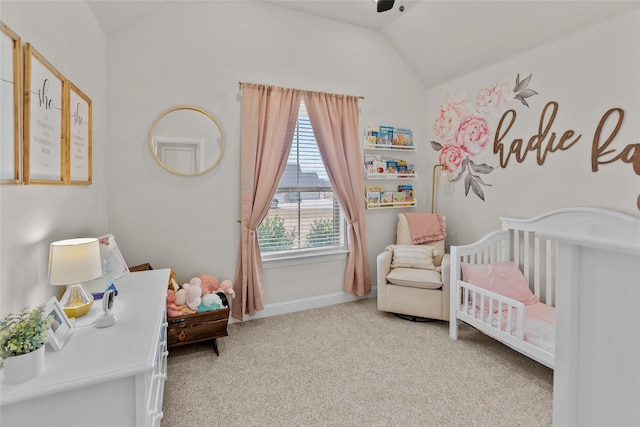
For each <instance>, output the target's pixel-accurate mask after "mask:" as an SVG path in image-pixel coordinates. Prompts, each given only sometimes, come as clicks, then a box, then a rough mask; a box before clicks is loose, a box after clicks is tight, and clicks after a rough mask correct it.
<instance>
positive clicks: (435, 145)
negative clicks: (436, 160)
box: [431, 141, 442, 151]
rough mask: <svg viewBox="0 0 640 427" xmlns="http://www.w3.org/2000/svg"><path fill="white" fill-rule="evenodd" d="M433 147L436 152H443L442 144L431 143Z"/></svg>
mask: <svg viewBox="0 0 640 427" xmlns="http://www.w3.org/2000/svg"><path fill="white" fill-rule="evenodd" d="M431 146H432V147H433V149H434V150H436V151H440V150H442V144H440V143H439V142H436V141H431Z"/></svg>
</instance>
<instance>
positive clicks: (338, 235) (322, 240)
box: [258, 102, 346, 260]
mask: <svg viewBox="0 0 640 427" xmlns="http://www.w3.org/2000/svg"><path fill="white" fill-rule="evenodd" d="M345 225H346V224H345V220H344V217H343V215H342V212H341V210H340V204H339V202H338V199H337V198H336V197H335V195H334V193H333V188H331V183H330V182H329V177H328V176H327V172H326V169H325V167H324V164H323V162H322V158H321V157H320V152H319V150H318V144H317V143H316V139H315V136H314V134H313V128H312V127H311V122H310V120H309V116H308V115H307V111H306V108H305V106H304V102H302V103H301V104H300V111H299V113H298V121H297V122H296V129H295V132H294V134H293V143H292V145H291V151H290V152H289V157H288V159H287V165H286V167H285V171H284V173H283V175H282V178H281V179H280V184H279V185H278V190H277V192H276V194H275V197H274V199H273V200H272V202H271V207H270V208H269V212H268V213H267V216H266V217H265V218H264V220H263V221H262V223H261V224H260V226H259V227H258V242H259V244H260V252H261V254H262V256H263V259H265V260H268V259H279V258H292V257H297V256H308V255H318V254H321V253H335V252H343V251H345V250H346V239H345V230H346V227H345Z"/></svg>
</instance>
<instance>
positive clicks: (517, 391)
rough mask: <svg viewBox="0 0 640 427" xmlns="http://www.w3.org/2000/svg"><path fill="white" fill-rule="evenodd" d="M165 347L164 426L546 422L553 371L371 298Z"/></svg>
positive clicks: (469, 332)
mask: <svg viewBox="0 0 640 427" xmlns="http://www.w3.org/2000/svg"><path fill="white" fill-rule="evenodd" d="M228 331H229V336H228V337H225V338H221V339H219V340H218V346H219V349H220V357H216V356H215V354H214V353H213V350H212V346H211V344H210V343H204V344H193V345H190V346H184V347H178V348H174V349H171V350H170V353H169V359H168V378H167V381H166V384H165V393H164V405H163V410H164V418H163V420H162V426H163V427H172V426H176V427H177V426H189V427H194V426H214V425H216V426H549V425H551V414H552V384H553V371H552V370H550V369H548V368H546V367H544V366H542V365H540V364H538V363H537V362H534V361H532V360H530V359H528V358H526V357H524V356H522V355H520V354H519V353H517V352H515V351H513V350H511V349H510V348H508V347H506V346H504V345H502V344H500V343H498V342H496V341H494V340H492V339H490V338H488V337H486V336H485V335H483V334H482V333H480V332H477V331H475V330H474V329H472V328H470V327H468V326H463V327H462V329H461V332H460V339H459V340H457V341H455V340H452V339H450V338H449V335H448V323H445V322H432V323H415V322H411V321H406V320H402V319H399V318H397V317H396V316H394V315H393V314H389V313H382V312H379V311H378V310H377V309H376V301H375V299H373V298H372V299H365V300H360V301H356V302H349V303H345V304H339V305H334V306H329V307H323V308H318V309H313V310H307V311H303V312H298V313H291V314H286V315H282V316H274V317H269V318H264V319H257V320H251V321H247V322H244V323H236V324H233V325H230V326H229V328H228Z"/></svg>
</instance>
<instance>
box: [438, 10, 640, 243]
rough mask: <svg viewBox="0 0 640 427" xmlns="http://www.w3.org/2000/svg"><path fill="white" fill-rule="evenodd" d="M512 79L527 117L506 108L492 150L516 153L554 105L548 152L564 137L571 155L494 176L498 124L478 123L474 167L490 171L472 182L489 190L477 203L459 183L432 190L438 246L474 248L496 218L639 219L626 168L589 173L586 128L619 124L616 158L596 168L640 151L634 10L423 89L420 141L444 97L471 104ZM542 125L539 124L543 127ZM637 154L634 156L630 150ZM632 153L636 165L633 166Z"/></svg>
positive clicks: (639, 43)
mask: <svg viewBox="0 0 640 427" xmlns="http://www.w3.org/2000/svg"><path fill="white" fill-rule="evenodd" d="M470 37H471V35H470ZM461 54H464V53H463V52H462V53H461ZM518 73H520V77H521V79H522V78H525V77H526V76H528V75H529V74H531V73H533V77H532V79H531V81H530V84H529V88H531V89H533V90H535V91H536V92H538V95H534V96H532V97H530V98H527V99H526V100H527V102H528V104H529V107H528V108H527V107H526V106H524V105H522V104H521V103H520V102H519V101H515V100H514V103H513V104H512V105H513V107H512V108H514V109H515V110H516V113H517V116H516V120H515V124H514V125H513V128H512V129H511V130H509V131H508V132H507V133H506V136H505V138H504V140H503V141H502V142H503V143H504V145H505V146H506V147H507V148H506V149H507V150H508V147H509V146H510V145H511V142H512V141H513V140H514V139H516V138H520V139H523V140H524V144H525V145H526V143H527V141H528V140H529V139H530V138H531V137H532V136H533V135H535V134H537V133H538V128H539V126H540V121H541V113H542V110H543V108H544V105H545V104H546V103H548V102H549V101H556V102H557V103H558V105H559V108H558V112H557V115H556V118H555V120H554V122H553V124H552V126H551V129H550V132H549V133H551V132H555V133H556V138H555V141H556V143H555V144H557V142H558V141H559V139H560V137H561V135H562V134H563V133H564V132H565V131H567V130H573V131H574V132H575V136H577V135H582V136H581V138H580V140H579V141H578V142H577V143H576V144H575V145H574V146H572V147H571V148H569V149H567V150H565V151H556V152H553V153H549V154H548V155H547V158H546V160H545V162H544V163H543V164H542V165H538V164H537V162H536V153H535V152H532V153H529V154H528V155H527V157H526V158H525V160H524V161H523V162H522V163H518V162H517V161H516V160H515V159H511V160H510V161H509V162H508V164H507V166H506V167H505V168H501V167H500V165H499V157H498V155H497V154H494V153H493V135H494V134H495V133H496V128H497V125H498V118H492V117H490V116H488V115H485V117H486V118H487V121H488V124H489V128H490V131H491V133H492V136H491V138H490V142H489V144H488V145H487V147H486V148H485V150H484V151H483V152H482V153H481V154H480V155H478V156H476V157H475V158H474V161H475V163H476V164H482V163H486V164H488V165H490V166H495V167H496V169H495V170H493V171H492V172H490V173H489V174H486V175H482V179H483V181H485V182H486V183H488V184H491V187H488V186H487V187H482V188H483V190H484V193H485V201H484V202H483V201H482V200H480V199H479V198H478V197H476V196H475V195H474V194H473V193H472V192H471V191H469V195H468V196H466V197H465V195H464V183H463V180H461V181H460V182H457V183H455V184H451V185H450V186H449V187H448V188H442V189H440V191H439V193H438V211H439V212H440V213H442V214H444V215H446V216H447V224H448V231H449V235H448V240H447V243H448V244H449V245H450V244H463V243H469V242H472V241H474V240H476V239H478V238H480V237H481V236H483V235H484V234H486V233H487V232H488V231H490V230H494V229H496V228H499V221H498V217H500V216H515V217H530V216H533V215H537V214H539V213H542V212H544V211H547V210H551V209H558V208H563V207H569V206H595V207H605V208H610V209H615V210H619V211H622V212H627V213H631V214H635V215H639V216H640V212H639V207H638V205H637V203H638V196H639V195H640V179H639V178H640V177H639V176H638V174H637V173H635V172H634V168H633V166H632V164H629V163H624V162H622V161H616V162H614V163H611V164H604V165H600V166H599V170H598V171H597V172H592V170H591V151H592V144H593V141H594V135H595V132H596V128H597V126H598V123H599V122H600V120H601V118H602V116H603V115H604V113H605V112H606V111H607V110H609V109H610V108H614V107H615V108H621V109H623V110H624V113H625V116H624V122H623V123H622V127H621V129H620V131H619V133H618V134H617V136H616V137H615V139H614V140H613V141H612V143H611V145H610V146H609V147H608V148H609V149H614V150H615V151H616V153H615V154H613V155H608V156H604V157H602V160H604V159H607V158H611V157H613V156H615V155H616V154H619V153H620V152H621V151H622V150H623V149H624V148H625V147H626V146H627V145H631V144H640V137H639V136H638V135H640V120H639V118H640V79H638V76H639V75H640V12H638V9H636V10H634V11H633V12H631V13H626V14H625V15H624V16H620V17H617V18H614V19H612V20H610V21H606V22H605V23H602V24H599V25H597V26H594V27H591V28H589V29H586V30H584V31H580V32H577V33H574V34H572V35H570V36H567V37H566V38H563V39H561V40H558V41H556V42H553V43H550V44H548V45H545V46H542V47H540V48H537V49H534V50H531V51H528V52H523V53H522V54H520V55H518V56H515V57H513V58H511V59H508V60H505V61H502V62H500V63H497V64H495V65H493V66H490V67H487V68H483V69H479V70H478V71H476V72H473V73H471V74H469V75H466V76H464V77H460V78H457V79H455V80H452V81H450V82H447V83H445V84H442V85H439V86H437V87H434V88H432V89H430V90H429V91H428V95H427V99H428V116H427V117H428V126H429V139H430V140H432V139H437V136H436V134H435V132H434V131H433V129H432V128H431V127H432V125H433V123H434V121H435V118H436V114H437V108H438V106H439V105H440V104H442V103H443V102H444V100H445V97H446V96H447V94H450V93H455V92H458V91H461V90H464V91H466V94H467V99H468V100H469V101H471V102H472V103H473V102H475V99H476V95H477V93H478V92H479V91H480V90H481V89H482V88H484V87H486V86H489V85H491V84H494V83H501V82H506V83H507V84H508V87H509V88H510V90H512V89H513V88H514V86H515V78H516V75H517V74H518ZM512 95H513V94H512ZM549 116H550V114H549V115H548V116H547V119H545V121H544V122H545V123H548V122H549ZM613 123H614V121H613V120H611V122H608V123H607V126H605V130H604V132H603V136H602V137H601V139H600V140H601V141H602V142H601V144H602V143H604V140H606V137H607V136H608V135H609V134H610V132H611V129H612V128H613ZM575 136H574V138H575ZM574 138H572V139H571V140H573V139H574ZM549 139H550V137H549V136H547V138H546V139H545V140H544V143H543V145H545V146H546V144H547V143H548V141H549ZM638 147H639V148H638V149H640V145H638ZM638 149H636V155H639V156H640V151H638ZM427 151H428V154H427V156H428V157H429V159H428V163H429V164H431V165H433V164H435V163H436V162H437V161H438V153H437V152H436V151H435V150H434V149H433V148H429V150H427ZM512 157H513V156H512Z"/></svg>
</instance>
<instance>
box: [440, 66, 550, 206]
mask: <svg viewBox="0 0 640 427" xmlns="http://www.w3.org/2000/svg"><path fill="white" fill-rule="evenodd" d="M531 76H532V74H530V75H529V77H527V78H525V79H523V80H522V81H521V80H520V74H518V75H517V76H516V84H515V87H514V88H513V89H511V88H510V86H509V85H508V84H507V83H496V84H493V85H490V86H487V87H485V88H483V89H481V90H480V91H479V92H478V95H477V96H476V99H475V101H474V102H471V101H469V100H468V99H467V96H466V93H465V92H464V91H461V92H457V93H450V94H448V95H447V96H446V97H445V101H444V102H443V103H442V104H440V105H439V107H438V112H437V115H436V119H435V121H434V123H433V131H434V132H435V135H436V137H437V139H438V140H439V141H431V146H432V147H433V149H434V150H436V151H439V152H440V156H439V163H440V164H443V165H445V167H446V168H447V170H448V171H449V172H450V173H451V174H453V178H452V179H451V182H458V181H460V180H461V179H462V178H463V177H464V194H465V196H467V195H468V194H469V190H470V189H471V190H472V191H473V193H474V194H475V195H476V196H478V197H479V198H480V199H481V200H483V201H484V191H483V189H482V186H489V187H490V186H491V184H488V183H486V182H485V181H484V180H483V179H482V177H481V175H487V174H489V173H491V171H493V169H494V167H493V166H489V165H487V164H486V163H482V164H478V163H477V162H476V161H474V160H473V158H474V157H476V156H478V155H479V154H480V153H482V152H483V151H484V149H485V148H486V147H487V145H488V144H489V141H490V140H491V135H492V132H491V129H492V128H494V129H495V123H492V124H491V125H490V124H489V121H488V120H491V121H492V122H493V121H495V120H497V119H498V118H499V117H500V116H501V115H502V114H503V113H504V112H505V111H506V110H507V109H508V108H510V107H512V104H513V103H514V100H515V99H517V100H519V101H520V102H521V103H522V104H523V105H525V106H527V107H528V106H529V104H528V103H527V101H526V100H525V99H526V98H529V97H531V96H533V95H537V94H538V93H537V92H536V91H534V90H532V89H529V88H528V86H529V82H530V81H531Z"/></svg>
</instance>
